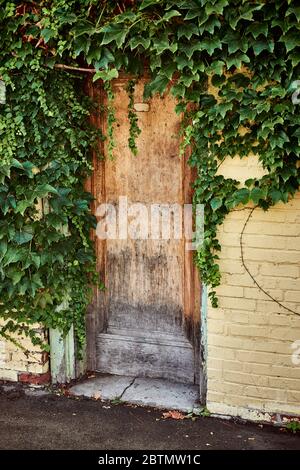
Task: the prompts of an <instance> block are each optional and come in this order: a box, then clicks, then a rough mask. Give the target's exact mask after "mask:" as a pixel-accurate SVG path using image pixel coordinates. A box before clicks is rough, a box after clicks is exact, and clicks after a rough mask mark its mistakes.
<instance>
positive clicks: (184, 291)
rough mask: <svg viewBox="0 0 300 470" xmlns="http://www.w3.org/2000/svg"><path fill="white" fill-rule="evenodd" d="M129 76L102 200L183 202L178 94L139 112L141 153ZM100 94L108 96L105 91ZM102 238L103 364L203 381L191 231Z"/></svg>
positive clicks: (121, 93)
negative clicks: (133, 141)
mask: <svg viewBox="0 0 300 470" xmlns="http://www.w3.org/2000/svg"><path fill="white" fill-rule="evenodd" d="M126 83H127V80H126V79H119V80H116V81H115V82H114V85H113V86H114V92H115V101H114V108H115V110H116V118H117V125H116V127H115V141H116V148H115V151H114V154H115V158H114V159H113V160H109V159H108V158H106V160H105V162H104V163H101V164H100V166H98V169H97V171H95V173H94V176H93V179H94V189H96V194H95V196H96V205H97V204H99V203H102V202H104V201H106V202H107V203H109V204H112V205H113V206H114V207H116V208H117V207H118V204H119V198H120V197H124V196H126V197H127V198H128V204H129V205H131V204H132V203H142V204H144V205H145V206H146V207H147V209H148V211H149V213H150V205H151V204H175V203H177V204H180V205H181V206H182V205H183V204H184V202H190V199H191V190H190V182H191V178H192V174H191V171H190V170H189V169H187V167H186V162H185V160H184V158H180V157H179V141H180V140H179V128H180V118H179V117H178V116H177V115H176V114H175V112H174V106H175V103H174V100H173V99H172V98H171V97H170V96H166V97H164V98H163V99H162V98H160V97H155V98H153V99H151V101H150V102H149V109H148V110H147V111H143V112H138V113H137V114H138V118H139V127H140V128H141V130H142V133H141V135H140V136H139V138H138V139H137V145H138V155H137V156H133V155H132V154H131V152H130V149H129V147H128V136H129V122H128V117H127V114H128V108H127V106H128V97H127V93H126V91H125V86H126ZM143 86H144V84H143V81H142V80H141V81H140V82H139V84H138V85H137V87H136V92H135V103H138V104H139V103H142V102H143ZM93 94H94V96H95V94H96V95H97V92H95V91H94V92H93ZM98 99H101V100H103V99H104V98H103V94H102V93H101V91H98ZM139 108H144V109H145V107H139ZM102 125H103V123H102ZM99 180H101V183H100V182H99ZM149 235H150V234H149ZM96 242H97V246H98V250H99V252H98V258H99V260H100V261H99V271H100V272H101V273H102V275H103V277H104V278H105V285H106V292H105V294H100V300H99V298H98V300H99V301H98V303H97V311H98V315H99V319H98V320H97V321H96V325H98V331H97V332H96V351H95V352H94V354H96V361H95V364H96V369H97V370H99V371H101V372H108V373H115V374H123V375H134V376H150V377H163V378H169V379H172V380H178V381H181V382H189V383H193V382H195V381H196V382H197V381H198V379H199V377H198V376H199V371H198V355H199V354H198V347H199V341H198V338H199V312H198V311H197V303H195V298H196V297H197V296H198V294H199V286H198V282H197V276H196V275H195V269H194V266H193V263H192V255H191V252H187V251H186V250H185V240H184V238H181V239H173V238H171V239H158V240H157V239H156V240H153V239H151V236H149V237H148V238H147V239H142V240H141V239H138V240H134V239H130V238H127V239H113V240H112V239H108V240H106V241H105V242H103V241H101V240H96ZM191 296H193V298H191ZM94 328H95V326H94ZM96 328H97V326H96Z"/></svg>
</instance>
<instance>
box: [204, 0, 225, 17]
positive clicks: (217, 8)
mask: <svg viewBox="0 0 300 470" xmlns="http://www.w3.org/2000/svg"><path fill="white" fill-rule="evenodd" d="M228 4H229V2H228V0H217V1H216V2H205V12H206V14H207V15H211V14H212V13H216V14H217V15H222V14H223V10H224V8H225V7H226V6H227V5H228Z"/></svg>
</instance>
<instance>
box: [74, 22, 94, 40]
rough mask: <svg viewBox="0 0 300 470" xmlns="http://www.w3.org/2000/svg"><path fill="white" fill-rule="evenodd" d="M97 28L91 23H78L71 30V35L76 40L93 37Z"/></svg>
mask: <svg viewBox="0 0 300 470" xmlns="http://www.w3.org/2000/svg"><path fill="white" fill-rule="evenodd" d="M95 32H96V28H95V26H94V24H93V23H91V22H90V21H82V22H78V23H77V24H76V26H74V28H73V29H72V30H71V34H72V35H73V36H74V38H78V37H80V36H83V35H86V34H87V35H88V36H91V35H92V34H95Z"/></svg>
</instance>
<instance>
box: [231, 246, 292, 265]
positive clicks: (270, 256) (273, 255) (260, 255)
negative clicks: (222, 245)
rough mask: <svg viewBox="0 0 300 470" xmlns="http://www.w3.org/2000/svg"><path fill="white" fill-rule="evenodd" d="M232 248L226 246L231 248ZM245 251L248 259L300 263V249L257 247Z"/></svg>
mask: <svg viewBox="0 0 300 470" xmlns="http://www.w3.org/2000/svg"><path fill="white" fill-rule="evenodd" d="M232 249H233V248H227V249H226V253H227V252H228V250H232ZM244 251H245V258H246V260H247V259H250V260H252V261H253V260H257V261H260V260H264V261H266V262H272V263H291V264H298V265H299V264H300V250H299V251H292V250H291V251H287V250H274V249H273V250H266V249H259V248H248V247H247V249H246V250H244Z"/></svg>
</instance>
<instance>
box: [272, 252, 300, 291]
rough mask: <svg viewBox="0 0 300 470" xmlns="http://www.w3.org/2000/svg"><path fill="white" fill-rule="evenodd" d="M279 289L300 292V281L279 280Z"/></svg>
mask: <svg viewBox="0 0 300 470" xmlns="http://www.w3.org/2000/svg"><path fill="white" fill-rule="evenodd" d="M299 246H300V244H299ZM277 287H279V289H282V290H296V291H299V292H300V279H278V280H277Z"/></svg>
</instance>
